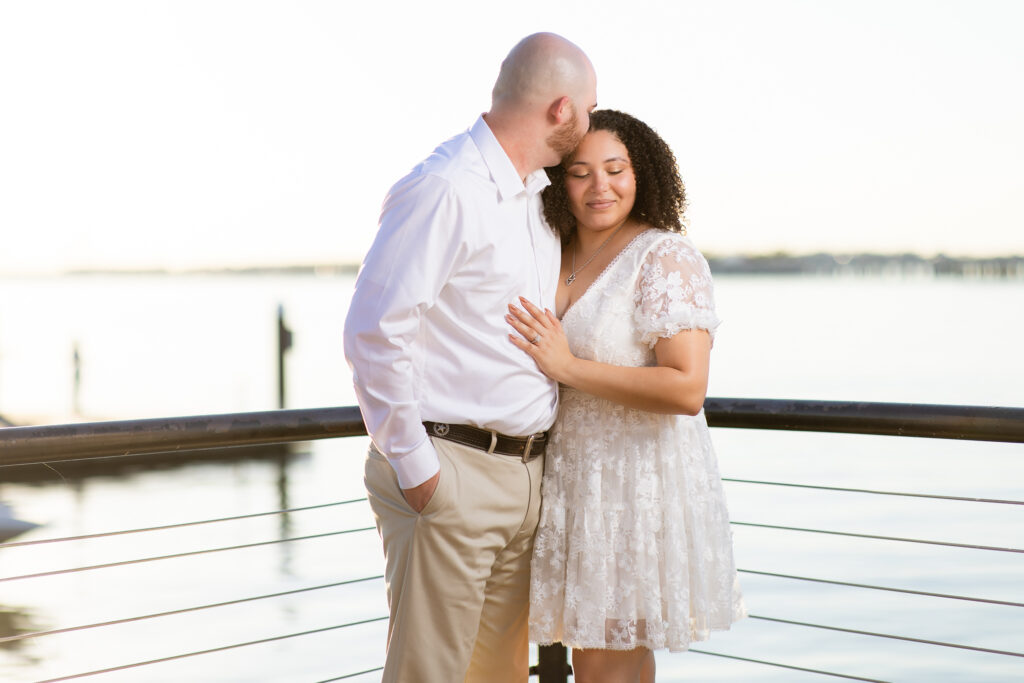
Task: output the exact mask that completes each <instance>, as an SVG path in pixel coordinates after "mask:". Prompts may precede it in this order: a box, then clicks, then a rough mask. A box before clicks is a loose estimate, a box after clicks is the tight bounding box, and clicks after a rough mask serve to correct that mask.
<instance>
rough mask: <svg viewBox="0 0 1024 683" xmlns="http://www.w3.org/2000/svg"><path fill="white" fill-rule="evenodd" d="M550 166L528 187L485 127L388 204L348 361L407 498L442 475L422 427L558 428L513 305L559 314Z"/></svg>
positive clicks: (439, 157)
mask: <svg viewBox="0 0 1024 683" xmlns="http://www.w3.org/2000/svg"><path fill="white" fill-rule="evenodd" d="M547 185H548V178H547V175H546V174H545V172H544V170H543V169H540V170H537V171H535V172H533V173H531V174H530V175H529V176H527V178H526V182H525V184H524V183H523V181H522V179H521V178H520V177H519V174H518V172H517V171H516V169H515V166H514V165H513V164H512V162H511V160H510V159H509V158H508V155H506V154H505V151H504V150H503V149H502V147H501V145H500V144H499V142H498V140H497V138H495V137H494V133H492V132H491V129H490V128H489V127H488V126H487V123H486V122H485V121H484V119H483V117H482V116H481V117H480V118H478V119H477V121H476V123H475V124H474V125H473V127H472V128H471V129H470V130H469V131H467V132H465V133H462V134H461V135H458V136H456V137H454V138H452V139H451V140H448V141H447V142H445V143H443V144H442V145H441V146H440V147H438V148H437V149H436V150H434V152H433V154H431V155H430V156H429V157H428V158H427V159H426V160H425V161H423V162H422V163H421V164H419V165H418V166H417V167H416V168H414V169H413V170H412V172H411V173H409V175H407V176H406V177H404V178H402V179H401V180H399V181H398V182H397V183H396V184H395V185H394V186H393V187H392V188H391V190H390V192H389V193H388V196H387V197H386V198H385V200H384V207H383V209H382V211H381V218H380V227H379V230H378V232H377V237H376V239H375V240H374V243H373V246H372V247H370V251H369V253H368V254H367V255H366V259H365V260H364V262H363V266H362V269H361V270H360V272H359V276H358V278H357V279H356V287H355V293H354V294H353V296H352V302H351V305H350V308H349V312H348V318H347V319H346V321H345V357H346V358H347V360H348V363H349V366H350V367H351V368H352V377H353V381H354V383H355V389H356V396H357V398H358V400H359V406H360V408H361V410H362V414H363V420H364V421H365V423H366V428H367V430H368V431H369V434H370V437H371V438H372V439H373V442H374V444H375V445H376V446H377V448H378V449H379V450H380V451H381V452H382V453H383V454H384V455H385V456H386V457H387V458H388V460H389V462H390V463H391V466H392V467H394V469H395V472H396V473H397V475H398V482H399V485H400V486H401V487H402V488H411V487H413V486H417V485H418V484H421V483H423V482H424V481H426V480H427V479H429V478H430V477H432V476H433V475H434V474H435V473H436V472H437V471H438V469H439V465H438V460H437V453H436V451H435V450H434V447H433V446H432V445H431V443H430V440H429V439H428V438H427V433H426V430H425V429H424V427H423V424H422V422H423V421H424V420H429V421H434V422H447V423H451V424H469V425H474V426H477V427H482V428H484V429H492V430H495V431H497V432H500V433H503V434H508V435H512V436H525V435H528V434H533V433H536V432H540V431H544V430H545V429H547V428H548V427H550V426H551V424H552V422H554V419H555V412H556V410H557V407H558V406H557V404H558V387H557V384H556V383H555V382H553V381H551V380H550V379H548V378H547V377H545V376H544V375H543V374H542V373H541V372H540V370H539V369H538V368H537V366H536V364H535V363H534V361H533V359H531V358H530V357H529V356H528V355H526V354H525V353H523V352H522V351H521V350H519V349H517V348H516V347H515V346H513V345H512V343H511V342H510V341H509V339H508V335H509V334H510V333H511V332H512V328H511V327H510V326H509V324H508V323H507V322H506V321H505V319H504V316H505V314H506V313H507V312H508V308H507V306H508V304H509V303H515V304H516V305H519V302H518V297H519V296H525V297H526V298H528V299H530V300H531V301H533V302H534V303H536V304H539V305H540V306H542V307H547V308H550V309H551V310H554V305H555V288H556V286H557V281H558V269H559V260H560V256H559V254H560V243H559V239H558V237H557V236H556V235H555V234H554V232H553V231H552V230H551V228H549V227H548V225H547V224H546V223H545V222H544V220H543V218H542V214H541V201H540V191H541V190H542V189H544V187H546V186H547Z"/></svg>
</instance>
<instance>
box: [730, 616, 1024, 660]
mask: <svg viewBox="0 0 1024 683" xmlns="http://www.w3.org/2000/svg"><path fill="white" fill-rule="evenodd" d="M748 616H749V617H750V618H751V619H760V620H761V621H771V622H774V623H777V624H789V625H791V626H805V627H807V628H819V629H824V630H826V631H840V632H842V633H854V634H857V635H861V636H872V637H875V638H888V639H890V640H905V641H909V642H911V643H923V644H925V645H936V646H939V647H951V648H956V649H958V650H971V651H973V652H985V653H988V654H993V655H1005V656H1007V657H1024V652H1013V651H1011V650H994V649H991V648H987V647H976V646H974V645H962V644H960V643H946V642H943V641H941V640H926V639H924V638H912V637H910V636H897V635H893V634H891V633H876V632H874V631H860V630H858V629H854V628H843V627H841V626H828V625H825V624H811V623H808V622H804V621H793V620H790V619H778V618H776V617H764V616H760V615H757V614H750V615H748Z"/></svg>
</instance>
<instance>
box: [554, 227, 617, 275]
mask: <svg viewBox="0 0 1024 683" xmlns="http://www.w3.org/2000/svg"><path fill="white" fill-rule="evenodd" d="M628 222H629V219H628V218H627V219H626V220H624V221H622V223H620V224H619V227H617V228H615V230H613V231H612V234H610V235H608V239H606V240H605V241H604V242H601V246H599V247H598V248H597V251H595V252H594V253H593V254H591V255H590V258H588V259H587V261H586V263H584V264H583V265H582V266H580V267H579V268H577V267H576V243H577V242H578V241H579V235H578V234H577V236H576V239H575V240H573V243H572V272H571V273H569V277H567V278H565V284H566V285H567V286H568V285H571V284H572V283H574V282H576V273H578V272H580V271H581V270H583V269H584V268H586V267H587V266H589V265H590V262H591V261H593V260H594V259H595V258H597V255H598V254H600V253H601V250H602V249H604V248H605V246H606V245H607V244H608V243H609V242H611V241H612V238H613V237H615V234H616V233H617V232H618V231H619V230H622V228H623V227H625V225H626V223H628ZM578 230H579V228H577V231H578Z"/></svg>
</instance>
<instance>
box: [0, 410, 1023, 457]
mask: <svg viewBox="0 0 1024 683" xmlns="http://www.w3.org/2000/svg"><path fill="white" fill-rule="evenodd" d="M704 412H705V415H706V416H707V419H708V424H709V425H711V426H712V427H732V428H741V429H776V430H789V431H814V432H839V433H852V434H881V435H891V436H917V437H930V438H939V439H966V440H974V441H1003V442H1012V443H1024V408H1005V407H985V406H954V405H929V404H910V403H866V402H842V401H799V400H781V399H744V398H708V399H707V401H706V402H705V404H704ZM363 434H366V428H365V427H364V426H363V421H362V417H361V415H360V413H359V408H358V407H356V406H344V407H338V408H310V409H300V410H269V411H263V412H251V413H228V414H223V415H199V416H192V417H168V418H152V419H143V420H117V421H110V422H84V423H78V424H63V425H40V426H30V427H5V428H0V466H5V465H28V464H39V463H53V462H67V461H72V460H89V459H93V458H106V457H117V456H126V455H142V454H146V453H168V452H175V451H190V450H197V449H206V448H226V447H231V446H255V445H266V444H275V443H287V442H294V441H311V440H314V439H328V438H335V437H343V436H359V435H363Z"/></svg>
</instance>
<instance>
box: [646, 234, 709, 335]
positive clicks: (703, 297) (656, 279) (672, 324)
mask: <svg viewBox="0 0 1024 683" xmlns="http://www.w3.org/2000/svg"><path fill="white" fill-rule="evenodd" d="M633 303H634V306H635V309H634V313H633V319H634V322H635V323H636V327H637V330H638V331H639V332H640V339H641V341H642V342H643V343H645V344H648V345H650V346H651V347H652V348H653V347H654V345H655V344H656V343H658V340H659V339H662V338H668V337H673V336H675V335H676V334H677V333H679V332H681V331H683V330H693V329H701V330H707V331H708V333H709V334H710V335H711V342H712V343H714V340H715V329H716V328H717V327H718V325H719V322H720V321H719V319H718V315H717V314H716V313H715V298H714V290H713V287H712V283H711V269H710V268H709V267H708V262H707V261H706V260H705V259H704V257H703V256H702V255H701V253H700V252H699V251H697V249H696V248H695V247H694V246H693V244H691V243H690V241H689V240H688V239H686V238H685V237H683V236H681V235H676V234H672V235H667V236H666V238H664V239H660V240H658V242H656V243H655V244H654V245H653V246H652V247H651V249H650V251H648V253H647V256H646V257H645V258H644V261H643V263H642V264H641V266H640V274H639V277H638V280H637V288H636V294H635V295H634V298H633Z"/></svg>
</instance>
